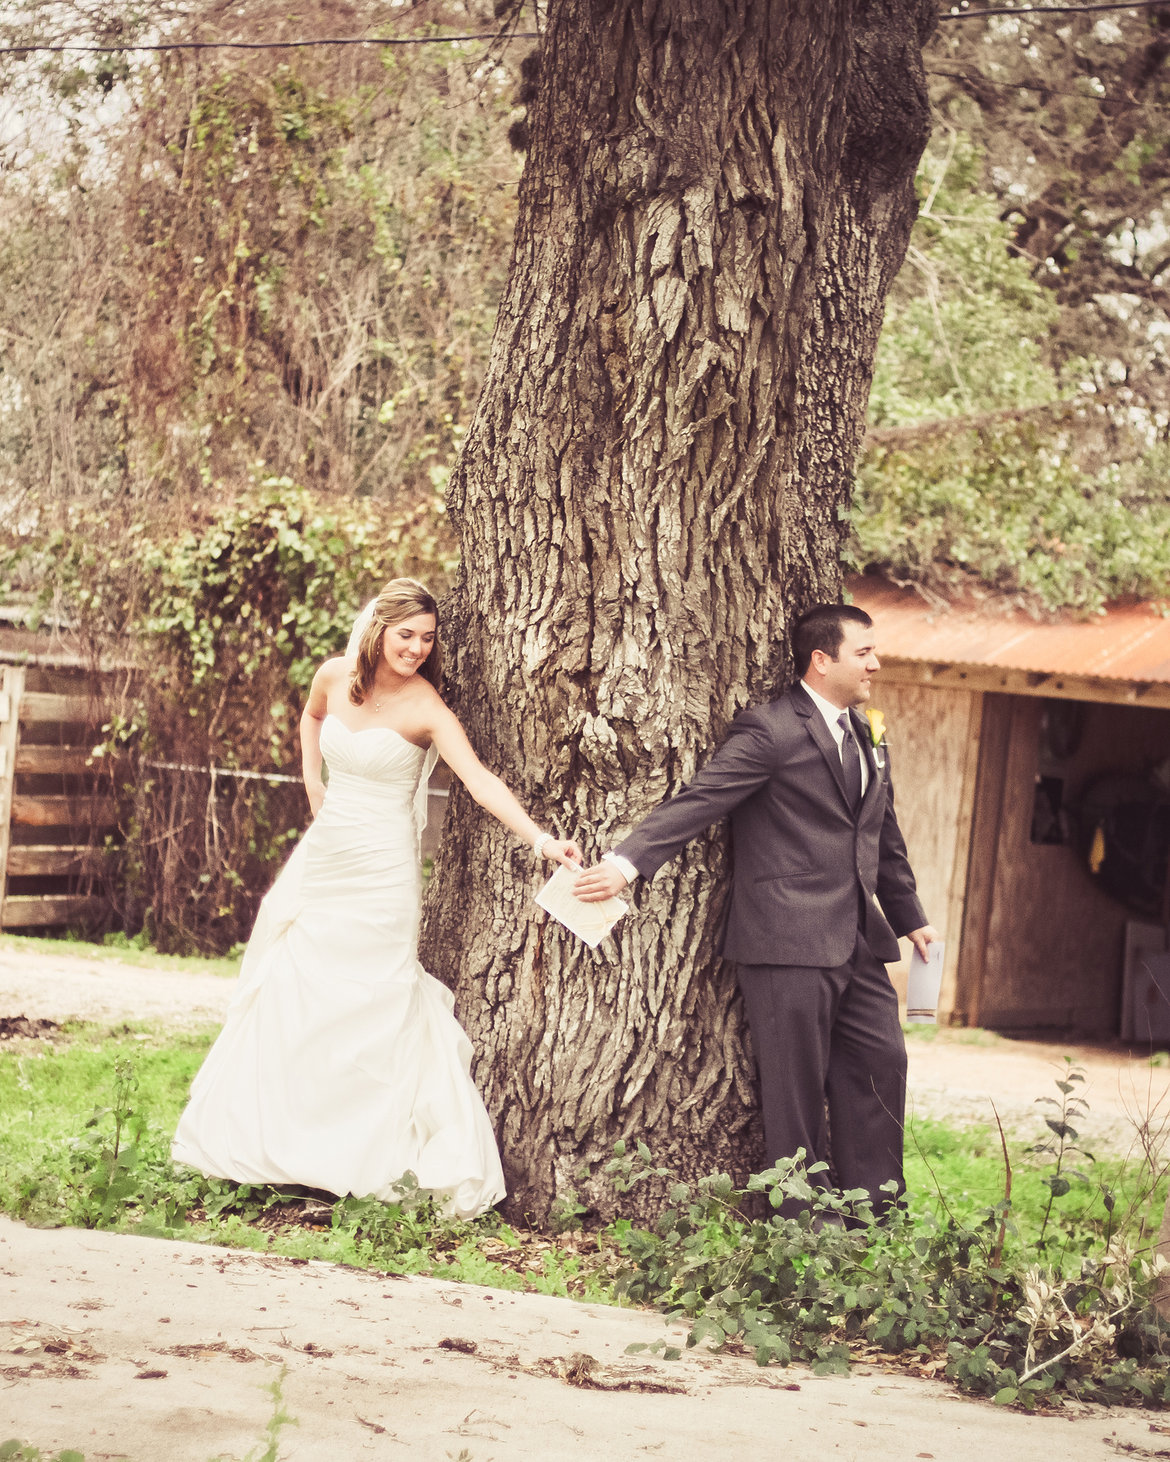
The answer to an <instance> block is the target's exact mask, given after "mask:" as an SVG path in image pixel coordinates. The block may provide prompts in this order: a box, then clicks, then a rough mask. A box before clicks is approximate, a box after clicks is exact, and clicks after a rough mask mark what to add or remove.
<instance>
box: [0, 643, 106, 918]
mask: <svg viewBox="0 0 1170 1462" xmlns="http://www.w3.org/2000/svg"><path fill="white" fill-rule="evenodd" d="M102 719H103V715H102V707H101V703H100V700H99V699H98V697H97V696H96V695H95V694H94V691H93V688H92V681H91V679H90V677H89V676H87V675H86V674H85V673H84V671H81V670H78V669H71V668H56V667H52V666H43V665H41V666H38V665H0V874H2V883H0V929H9V930H11V929H51V928H61V927H63V926H66V925H73V926H81V927H85V926H87V925H96V924H98V923H100V922H102V921H103V920H104V919H105V918H107V917H108V902H107V900H106V899H105V898H103V897H102V896H101V895H100V894H99V893H97V892H95V889H96V888H97V886H98V885H99V883H100V872H101V866H102V860H103V858H104V857H105V856H107V855H106V852H105V850H104V847H103V843H104V840H105V837H106V834H108V833H109V832H110V831H112V830H113V828H114V825H115V818H114V803H113V799H112V798H109V797H102V796H99V795H97V793H96V773H95V769H94V765H93V759H92V750H93V746H94V744H95V742H96V741H97V740H99V739H100V730H99V728H100V726H101V722H102Z"/></svg>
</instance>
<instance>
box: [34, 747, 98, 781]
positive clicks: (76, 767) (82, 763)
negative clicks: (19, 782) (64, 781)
mask: <svg viewBox="0 0 1170 1462" xmlns="http://www.w3.org/2000/svg"><path fill="white" fill-rule="evenodd" d="M90 757H91V752H90V748H89V747H88V746H36V745H33V744H30V743H29V742H27V741H25V742H22V743H21V746H20V748H19V749H18V751H17V753H16V770H17V771H18V772H28V773H30V774H40V775H46V774H53V775H57V774H59V775H61V776H82V775H84V773H86V772H88V771H92V770H93V764H92V762H91V760H90Z"/></svg>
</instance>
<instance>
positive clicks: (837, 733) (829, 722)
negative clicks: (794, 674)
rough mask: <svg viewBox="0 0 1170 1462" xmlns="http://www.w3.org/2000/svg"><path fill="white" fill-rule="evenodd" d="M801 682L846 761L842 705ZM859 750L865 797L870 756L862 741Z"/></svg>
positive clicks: (855, 732) (855, 738)
mask: <svg viewBox="0 0 1170 1462" xmlns="http://www.w3.org/2000/svg"><path fill="white" fill-rule="evenodd" d="M800 684H801V688H802V689H803V690H806V691H807V692H808V697H809V700H811V701H812V703H813V705H814V706H816V708H817V710H818V711H820V713H821V715H822V716H823V717H824V722H825V725H826V726H827V727H828V728H829V735H830V736H831V737H832V738H833V740H834V742H835V743H836V746H837V755H838V756H840V757H841V760H842V761H844V760H845V755H844V751H843V747H844V743H845V732H844V731H843V730H842V729H841V719H840V718H841V707H840V706H835V705H834V704H833V702H832V701H827V700H826V699H825V698H824V696H823V695H818V694H817V693H816V691H815V690H813V688H812V686H811V685H809V684H808V683H807V682H806V681H803V680H802V681H801V682H800ZM850 723H852V717H850ZM853 739H854V740H855V741H856V740H857V729H856V727H855V728H854V731H853ZM857 750H858V753H859V755H860V758H861V795H862V796H863V797H864V796H865V789H866V788H867V787H868V786H869V758H868V757H867V756H866V754H865V752H864V751H863V750H862V747H861V743H860V742H858V743H857Z"/></svg>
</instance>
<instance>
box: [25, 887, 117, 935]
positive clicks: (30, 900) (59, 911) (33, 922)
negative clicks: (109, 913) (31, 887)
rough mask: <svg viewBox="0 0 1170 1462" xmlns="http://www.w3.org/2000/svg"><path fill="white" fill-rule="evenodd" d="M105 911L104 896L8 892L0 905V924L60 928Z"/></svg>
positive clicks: (94, 918) (92, 918)
mask: <svg viewBox="0 0 1170 1462" xmlns="http://www.w3.org/2000/svg"><path fill="white" fill-rule="evenodd" d="M105 911H106V902H105V900H104V899H100V898H92V897H88V896H86V895H85V894H9V895H8V897H7V898H6V899H5V900H4V903H3V905H2V906H0V928H2V929H33V928H39V927H41V926H48V927H53V928H59V927H60V926H61V925H63V924H82V923H85V922H87V921H89V920H96V919H100V918H101V916H102V915H103V914H104V913H105Z"/></svg>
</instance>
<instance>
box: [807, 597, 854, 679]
mask: <svg viewBox="0 0 1170 1462" xmlns="http://www.w3.org/2000/svg"><path fill="white" fill-rule="evenodd" d="M847 624H860V625H862V626H864V628H866V629H872V628H873V620H872V619H870V617H869V615H868V614H866V612H865V610H864V609H858V607H857V605H856V604H814V605H813V607H812V608H811V609H806V610H805V612H804V613H803V614H802V615H801V616H800V618H799V619H798V620H797V621H796V623H795V624H794V625H793V626H792V658H793V660H794V661H795V664H796V673H797V675H798V676H799V677H801V678H802V679H803V677H804V676H805V674H806V673H807V671H808V667H809V666H810V665H811V664H812V657H813V651H814V650H820V651H821V652H822V654H825V655H828V657H829V658H830V659H831V660H835V659H836V658H837V653H838V651H839V650H840V649H841V641H842V640H843V639H844V638H845V626H846V625H847Z"/></svg>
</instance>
